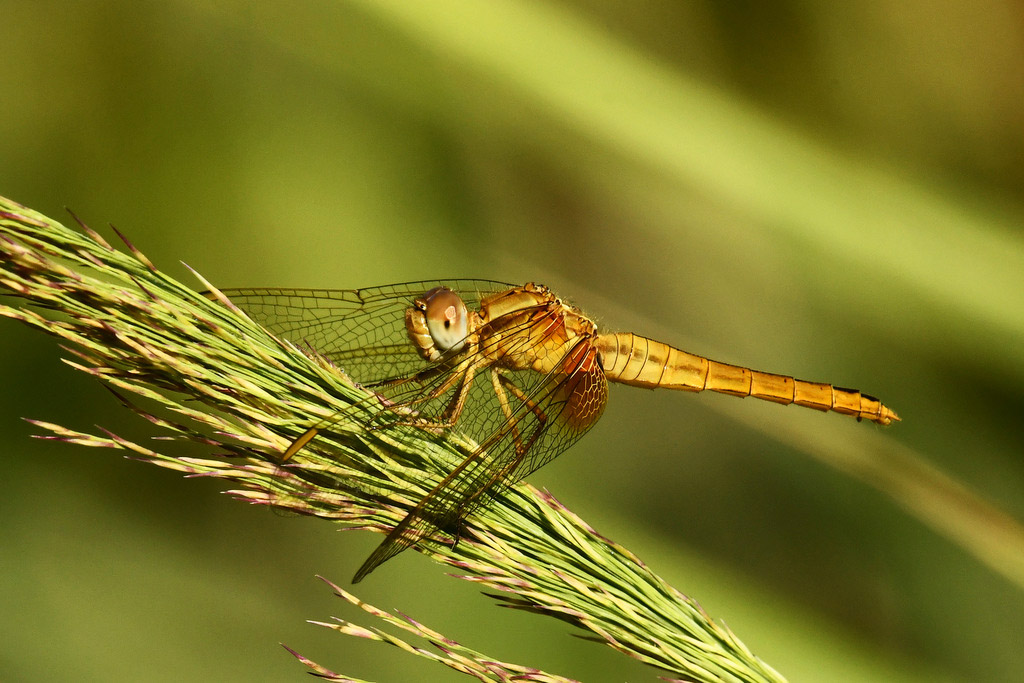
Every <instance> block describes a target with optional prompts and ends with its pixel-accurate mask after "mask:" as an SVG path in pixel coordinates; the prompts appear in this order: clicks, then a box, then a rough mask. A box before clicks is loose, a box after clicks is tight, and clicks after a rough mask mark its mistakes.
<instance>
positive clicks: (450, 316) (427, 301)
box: [406, 287, 469, 361]
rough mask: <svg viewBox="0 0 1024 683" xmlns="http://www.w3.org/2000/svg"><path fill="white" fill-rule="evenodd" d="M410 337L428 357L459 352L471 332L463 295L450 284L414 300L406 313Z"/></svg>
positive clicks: (422, 354)
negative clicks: (456, 291)
mask: <svg viewBox="0 0 1024 683" xmlns="http://www.w3.org/2000/svg"><path fill="white" fill-rule="evenodd" d="M406 327H407V328H408V332H409V338H410V339H411V340H412V341H413V343H414V344H416V346H417V347H418V348H419V352H420V355H421V356H423V357H424V358H425V359H426V360H429V361H435V360H438V359H439V358H441V356H443V355H445V354H447V353H458V352H459V351H461V350H462V347H463V346H465V344H466V336H467V335H468V334H469V311H468V310H467V309H466V304H465V303H464V302H463V301H462V299H461V298H459V295H458V294H456V293H455V292H453V291H452V290H450V289H448V288H447V287H435V288H434V289H432V290H430V291H429V292H427V293H426V294H424V295H423V296H422V297H420V298H419V299H416V301H414V302H413V305H412V308H410V309H409V310H408V312H407V313H406Z"/></svg>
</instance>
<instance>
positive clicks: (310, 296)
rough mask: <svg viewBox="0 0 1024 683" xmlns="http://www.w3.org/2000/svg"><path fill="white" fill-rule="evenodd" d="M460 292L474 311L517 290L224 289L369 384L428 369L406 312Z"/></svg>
mask: <svg viewBox="0 0 1024 683" xmlns="http://www.w3.org/2000/svg"><path fill="white" fill-rule="evenodd" d="M438 286H446V287H449V288H450V289H452V290H453V291H455V292H456V293H457V294H458V295H459V296H460V297H462V300H463V301H464V302H465V303H466V306H467V307H468V308H469V309H470V310H477V309H479V307H480V300H481V299H482V298H483V297H486V296H489V295H491V294H494V293H497V292H500V291H503V290H506V289H509V288H511V287H512V285H508V284H505V283H501V282H493V281H489V280H448V281H422V282H408V283H404V284H399V285H388V286H384V287H368V288H365V289H274V288H263V289H224V290H221V291H222V292H223V293H224V294H225V295H226V296H227V297H228V298H229V299H230V300H231V301H232V303H234V304H235V305H236V306H238V307H239V308H240V309H242V310H243V311H244V312H245V313H246V314H248V315H249V316H250V317H251V318H252V319H253V320H254V321H256V322H257V323H259V324H260V325H262V326H263V327H264V328H266V329H267V331H269V332H270V333H272V334H274V335H275V336H278V337H280V338H282V339H286V340H288V341H290V342H293V343H294V344H296V345H298V346H299V347H301V348H305V349H307V350H310V351H313V352H316V353H317V354H319V355H321V356H323V357H325V358H327V359H329V360H330V361H331V362H332V363H334V364H335V365H336V366H338V368H340V369H341V370H343V371H344V372H345V373H346V374H348V375H349V376H350V377H351V378H353V379H354V380H355V381H357V382H360V383H363V384H370V383H373V382H377V381H380V380H384V379H387V378H392V377H400V376H404V375H409V374H412V373H415V372H419V371H421V370H423V369H425V368H426V367H428V365H429V364H428V363H427V361H425V360H423V359H422V358H421V357H420V356H419V354H418V353H417V352H416V349H415V347H414V346H413V344H412V343H411V342H410V341H409V337H408V334H407V332H406V329H405V311H406V309H407V308H408V307H409V306H411V305H412V303H413V301H414V300H415V299H416V298H417V297H420V296H422V295H423V294H425V293H426V292H427V291H429V290H430V289H432V288H434V287H438Z"/></svg>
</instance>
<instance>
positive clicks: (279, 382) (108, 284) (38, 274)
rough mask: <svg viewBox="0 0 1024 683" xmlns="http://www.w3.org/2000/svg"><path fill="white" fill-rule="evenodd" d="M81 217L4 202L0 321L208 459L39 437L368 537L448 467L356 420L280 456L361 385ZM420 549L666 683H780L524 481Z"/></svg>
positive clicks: (410, 440)
mask: <svg viewBox="0 0 1024 683" xmlns="http://www.w3.org/2000/svg"><path fill="white" fill-rule="evenodd" d="M81 227H82V230H81V231H78V230H71V229H68V228H66V227H64V226H63V225H61V224H60V223H58V222H56V221H53V220H51V219H49V218H46V217H45V216H42V215H40V214H38V213H36V212H34V211H31V210H29V209H27V208H25V207H23V206H20V205H18V204H17V203H15V202H12V201H10V200H7V199H3V198H0V264H2V265H0V292H4V293H7V294H10V295H13V296H14V297H15V298H14V299H13V300H12V303H11V304H10V305H2V304H0V315H3V316H6V317H9V318H13V319H16V320H20V321H21V322H23V323H25V324H28V325H30V326H32V327H35V328H38V329H41V330H43V331H45V332H47V333H49V334H52V335H54V336H57V337H59V338H60V339H62V340H63V341H64V342H66V343H67V346H66V348H67V349H68V350H69V351H70V352H71V353H72V354H74V356H75V359H74V360H69V361H68V363H69V364H71V365H72V366H73V367H75V368H77V369H79V370H82V371H83V372H87V373H89V374H91V375H93V376H95V377H96V378H98V379H100V380H101V381H102V382H104V383H105V384H106V385H107V386H108V387H109V388H111V389H112V390H113V391H114V392H115V393H116V394H117V395H118V396H119V397H120V398H121V400H122V402H123V403H124V404H125V405H126V406H128V407H130V408H131V409H132V410H134V411H135V412H137V413H138V414H139V415H141V416H142V417H144V418H145V419H147V420H149V421H150V422H151V423H152V425H153V427H154V428H155V429H156V430H157V432H158V433H159V434H160V435H161V436H163V437H165V438H166V437H168V436H169V437H173V438H174V439H177V440H181V441H185V442H191V443H193V444H198V445H199V446H201V447H202V448H203V449H205V450H206V451H208V452H209V456H208V457H203V458H197V457H186V456H180V455H172V454H170V453H168V452H167V449H163V450H162V451H157V450H154V449H152V448H149V447H147V446H144V445H142V444H140V443H137V442H133V441H131V440H128V439H125V438H122V437H120V436H118V435H115V434H111V433H103V434H89V433H84V432H80V431H77V430H73V429H68V428H66V427H63V426H59V425H54V424H49V423H44V422H35V424H36V425H38V426H40V427H42V428H45V429H46V430H48V431H49V432H50V434H51V437H50V438H55V439H61V440H64V441H68V442H72V443H77V444H81V445H87V446H100V447H109V448H118V449H127V450H129V451H131V452H132V453H133V454H134V455H135V456H136V457H138V458H140V459H142V460H146V461H149V462H152V463H154V464H157V465H160V466H162V467H167V468H170V469H174V470H178V471H181V472H185V473H187V474H190V475H205V476H212V477H217V478H221V479H225V480H227V481H229V482H233V484H234V485H236V486H237V487H238V488H235V489H234V490H232V491H231V493H232V494H233V495H234V496H235V497H237V498H238V499H241V500H245V501H248V502H251V503H258V504H263V505H271V506H275V507H280V508H286V509H290V510H295V511H298V512H300V513H304V514H309V515H315V516H318V517H324V518H328V519H335V520H340V521H343V522H345V523H346V524H347V525H349V526H353V527H361V528H370V529H374V530H377V531H386V530H388V529H390V528H391V527H392V526H394V525H395V524H396V523H397V522H398V521H399V520H401V519H402V517H403V516H404V515H405V514H406V513H407V512H408V510H409V509H411V507H412V506H413V505H414V504H415V502H416V501H417V500H418V499H419V498H420V497H421V496H422V495H424V494H425V493H426V492H427V491H429V490H430V488H431V487H432V486H433V485H434V484H435V483H436V482H437V481H439V480H440V478H441V477H443V476H444V474H445V472H446V471H448V469H450V468H451V466H452V463H453V462H455V461H457V460H458V459H459V457H460V454H461V453H462V452H463V450H462V446H461V445H460V444H459V443H458V442H457V435H437V434H431V433H428V432H426V431H423V430H412V429H408V430H403V431H400V432H396V431H390V430H369V429H367V428H366V426H365V424H363V423H361V422H360V421H359V420H353V421H351V422H350V423H346V424H339V425H336V426H335V427H332V430H331V433H330V434H325V435H324V436H323V437H322V438H318V439H317V440H316V441H315V442H313V443H312V444H311V445H310V446H309V447H307V448H305V449H303V451H302V452H301V455H300V456H299V457H296V458H295V462H293V463H290V464H289V465H287V466H281V465H279V463H278V459H279V457H280V453H281V452H282V451H283V450H284V449H285V447H286V446H287V445H288V444H289V443H290V442H291V441H292V440H293V439H295V438H297V437H298V436H299V435H300V434H302V433H303V432H304V431H305V430H306V429H307V427H308V426H309V425H310V424H311V423H314V422H316V421H318V420H320V419H322V418H324V417H327V416H329V415H332V414H334V413H336V412H338V411H339V410H341V409H343V408H346V407H348V406H352V405H353V404H355V403H358V402H359V401H362V400H364V399H366V398H367V396H366V394H365V392H364V391H363V390H361V389H360V388H359V387H357V386H355V385H353V384H352V383H351V382H349V381H348V380H347V379H346V377H345V376H344V374H343V373H342V372H340V371H339V370H338V369H336V368H332V367H330V366H328V365H326V364H325V363H324V362H322V361H321V360H319V359H318V358H317V357H316V356H315V355H306V354H304V353H302V352H301V351H300V350H299V349H297V348H295V347H294V346H292V345H290V344H287V343H285V342H282V341H280V340H278V339H275V338H274V337H272V336H270V335H269V334H268V333H267V332H265V331H264V330H263V329H262V328H260V327H259V326H257V325H256V324H255V323H253V322H252V321H251V320H249V319H248V318H246V317H245V316H244V315H243V314H241V312H239V311H238V310H237V309H233V308H232V307H231V306H230V304H229V303H228V302H226V300H225V301H224V302H220V303H218V302H214V301H210V300H209V299H207V298H206V297H204V296H203V295H201V294H200V293H198V292H197V291H195V290H193V289H191V288H189V287H187V286H185V285H184V284H182V283H180V282H178V281H177V280H175V279H173V278H171V277H170V276H168V275H166V274H164V273H163V272H161V271H160V270H158V269H157V268H156V267H155V266H154V265H153V264H152V263H150V261H149V260H148V259H147V258H146V257H145V256H144V255H143V254H142V253H141V252H140V251H139V250H138V249H136V248H135V247H134V246H132V245H131V244H130V243H127V241H126V244H128V251H127V252H121V251H118V250H116V249H114V248H113V247H111V246H110V245H109V244H108V243H107V242H106V241H105V240H104V239H103V238H101V237H100V236H99V235H98V234H97V233H95V232H94V231H92V230H90V229H89V228H87V227H86V226H84V225H82V226H81ZM197 277H198V275H197ZM199 279H200V281H201V282H202V285H203V288H209V287H210V285H209V283H207V282H205V281H204V280H202V278H201V277H200V278H199ZM225 304H227V305H225ZM129 396H133V397H134V398H132V399H131V400H129V398H128V397H129ZM143 406H146V407H143ZM418 550H420V552H423V553H424V554H427V555H429V556H431V557H433V558H434V559H435V560H437V561H440V562H443V563H445V564H447V565H449V566H451V567H457V568H458V569H459V570H460V572H461V573H462V574H464V577H463V578H466V579H467V580H470V581H474V582H476V583H478V584H480V585H481V586H484V587H486V588H489V589H491V590H495V591H497V594H496V595H495V596H494V597H496V598H497V599H499V600H501V601H502V602H504V603H505V604H506V605H509V606H512V607H515V608H518V609H523V610H526V611H530V612H535V613H538V614H547V615H549V616H555V617H558V618H559V619H562V620H564V621H568V622H569V623H571V624H573V625H575V626H577V627H578V628H580V629H584V630H585V631H587V632H589V633H590V634H592V635H593V636H594V637H595V638H596V639H599V640H600V641H603V642H604V643H606V644H607V645H609V646H611V647H613V648H615V649H616V650H618V651H620V652H623V653H625V654H628V655H629V656H631V657H635V658H636V659H639V660H640V661H643V662H645V663H647V664H650V665H651V666H654V667H657V668H658V669H660V670H661V671H662V672H667V674H668V675H670V676H676V677H679V678H682V679H686V680H693V681H708V682H711V681H715V682H718V681H781V680H783V678H782V677H781V676H780V675H779V674H778V673H776V672H775V671H774V670H773V669H771V667H769V666H768V665H766V664H765V663H764V662H762V661H760V660H759V659H758V658H757V657H755V656H754V655H753V654H752V653H751V652H750V651H749V650H748V649H747V648H746V647H745V646H744V645H743V643H741V642H740V641H739V640H738V639H737V638H736V637H735V636H734V635H733V634H732V633H731V632H730V631H729V630H728V629H726V628H725V627H724V626H722V625H720V624H717V623H715V622H714V621H712V620H711V619H710V618H709V617H708V615H707V614H705V613H704V612H703V610H702V609H701V608H700V607H699V606H698V605H697V603H696V602H694V601H693V600H691V599H689V598H688V597H686V596H684V595H683V594H682V593H680V592H679V591H677V590H676V589H674V588H673V587H671V586H669V585H668V584H667V583H665V581H663V580H662V579H661V578H659V577H658V576H656V575H655V574H654V573H652V572H651V571H650V570H649V569H648V568H647V567H646V566H645V565H644V564H643V563H642V562H640V561H639V560H638V559H637V558H636V557H635V556H633V555H632V554H631V553H630V552H629V551H627V550H626V549H625V548H623V547H621V546H619V545H617V544H615V543H614V542H612V541H610V540H608V539H606V538H604V537H602V536H600V535H599V534H598V533H596V532H595V531H594V530H593V529H592V528H590V527H589V526H587V525H586V524H585V523H584V522H583V521H582V520H580V519H579V518H578V517H576V516H575V515H573V514H572V513H570V512H569V511H568V510H566V509H565V508H564V507H562V506H561V505H560V504H559V503H558V502H557V501H555V500H554V499H553V498H551V497H550V496H547V495H544V494H542V493H539V492H538V491H537V490H535V489H533V488H531V487H529V486H514V487H508V488H504V489H502V490H501V491H499V492H498V493H496V494H495V496H494V499H493V500H491V501H490V502H489V504H487V505H485V506H482V507H481V508H480V510H479V511H478V512H477V513H476V514H474V515H473V516H472V517H471V518H470V519H469V520H468V522H467V523H466V525H465V527H464V528H463V529H462V539H461V540H460V542H459V543H458V544H455V545H453V544H452V543H451V541H450V539H444V538H435V539H430V540H429V541H427V542H425V543H423V544H421V545H420V546H419V547H418ZM493 680H501V678H499V677H495V678H494V679H493ZM552 680H555V679H554V678H552Z"/></svg>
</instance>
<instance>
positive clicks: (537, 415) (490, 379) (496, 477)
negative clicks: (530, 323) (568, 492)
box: [353, 323, 607, 583]
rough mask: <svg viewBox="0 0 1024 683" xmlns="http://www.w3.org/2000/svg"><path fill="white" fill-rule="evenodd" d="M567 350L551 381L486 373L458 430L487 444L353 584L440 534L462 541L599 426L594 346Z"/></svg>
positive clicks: (534, 375)
mask: <svg viewBox="0 0 1024 683" xmlns="http://www.w3.org/2000/svg"><path fill="white" fill-rule="evenodd" d="M535 324H542V323H535ZM522 337H523V338H524V339H527V338H529V335H525V334H524V335H522ZM524 343H526V342H524ZM562 351H564V353H562V357H561V359H560V362H559V364H558V365H557V366H556V369H555V370H554V371H552V372H550V373H548V374H542V373H538V372H532V371H525V372H515V373H513V372H506V371H502V370H500V369H495V368H488V369H486V370H485V371H484V373H483V374H485V375H488V376H486V377H477V378H476V379H475V381H474V383H473V386H472V388H471V392H472V396H471V397H470V402H469V403H468V404H467V408H466V411H465V413H464V415H463V416H462V419H460V421H459V428H460V429H467V430H469V431H472V432H476V433H484V434H487V436H486V438H484V439H482V440H481V441H480V446H479V448H477V449H476V450H475V451H474V452H472V453H471V454H469V455H468V456H467V457H466V459H465V460H463V462H462V463H461V464H459V465H458V467H456V468H455V469H454V470H452V472H451V473H450V474H449V475H448V476H447V477H445V479H444V480H443V481H442V482H441V483H440V484H438V486H437V487H435V488H434V489H433V490H432V491H431V492H430V493H429V494H427V496H425V497H424V498H423V500H421V501H420V502H419V504H417V506H416V507H415V508H414V509H413V510H412V511H411V512H410V513H409V514H408V515H407V516H406V517H405V518H404V519H403V520H402V521H401V522H400V523H399V524H398V526H396V527H395V528H394V529H393V530H392V531H391V533H389V534H388V536H387V538H385V539H384V541H383V542H382V543H381V545H380V546H378V548H377V549H376V550H375V551H374V552H373V553H372V554H371V555H370V557H369V558H368V559H367V560H366V562H365V563H363V565H362V567H360V568H359V571H358V572H356V575H355V577H354V578H353V583H355V582H358V581H360V580H362V579H363V577H365V576H366V575H367V574H369V573H370V572H371V571H373V570H374V569H375V568H376V567H377V566H379V565H380V564H382V563H383V562H385V561H387V560H388V559H390V558H392V557H394V556H395V555H397V554H398V553H400V552H402V551H403V550H405V549H406V548H410V547H412V546H414V545H416V544H417V543H418V542H419V541H420V540H421V539H423V538H424V537H426V536H429V535H430V534H432V533H433V532H434V531H436V530H437V529H444V530H447V531H450V532H451V533H453V534H456V535H457V534H458V526H459V523H460V522H461V520H463V519H464V518H465V517H466V516H467V515H469V514H470V513H471V512H472V511H473V510H474V509H476V508H477V507H478V506H480V505H484V504H486V502H487V501H486V498H487V497H488V496H489V495H491V494H492V493H494V491H495V490H496V489H499V488H501V487H504V486H508V485H511V484H513V483H515V482H517V481H519V480H520V479H522V478H523V477H525V476H526V475H528V474H530V473H531V472H533V471H535V470H536V469H538V468H540V467H542V466H544V465H545V464H547V463H548V462H550V461H551V460H553V459H554V458H555V457H557V456H558V455H559V454H560V453H562V452H563V451H564V450H565V449H567V448H568V447H569V446H570V445H572V444H573V443H574V442H575V441H576V440H577V439H579V438H580V437H581V436H583V434H584V433H586V431H587V430H588V429H590V427H591V426H593V424H594V423H595V422H596V421H597V419H598V418H599V417H600V416H601V413H602V411H603V410H604V406H605V403H606V401H607V382H606V380H605V376H604V372H603V370H602V369H601V367H600V365H599V364H598V363H597V356H596V351H595V350H594V347H593V345H592V344H591V342H590V340H589V339H583V340H578V341H577V342H576V343H575V344H574V345H573V346H571V347H570V346H568V345H566V348H565V349H563V350H562Z"/></svg>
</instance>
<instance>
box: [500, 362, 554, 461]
mask: <svg viewBox="0 0 1024 683" xmlns="http://www.w3.org/2000/svg"><path fill="white" fill-rule="evenodd" d="M491 385H492V386H493V387H494V393H495V394H497V396H498V404H499V405H500V406H501V412H502V413H504V415H505V420H506V421H507V422H508V427H509V429H510V430H511V431H512V438H513V439H515V442H516V453H518V454H519V455H520V456H522V455H525V454H526V452H527V451H528V450H530V447H531V446H533V442H534V441H536V440H537V437H538V436H540V434H541V432H542V431H543V430H544V425H545V424H546V423H547V421H548V416H547V415H545V414H544V411H543V410H541V408H540V406H539V405H537V404H536V403H535V402H534V401H532V400H530V397H529V396H527V395H526V394H524V393H523V392H522V390H521V389H520V388H519V387H517V386H516V385H515V383H514V382H512V380H510V379H509V378H508V377H506V376H505V375H504V374H502V373H501V372H500V371H498V370H497V369H492V370H491ZM506 391H508V392H510V393H512V394H514V395H515V397H516V398H518V399H519V400H520V401H522V402H523V405H524V406H526V408H527V410H529V411H530V412H531V413H533V414H534V416H535V417H536V418H537V422H538V424H537V427H536V428H535V429H534V430H533V434H532V435H531V436H530V438H529V440H528V441H527V442H526V443H523V437H522V434H521V433H520V432H519V427H518V426H517V424H516V418H515V415H513V414H512V406H511V405H510V404H509V400H508V394H507V393H505V392H506Z"/></svg>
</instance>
